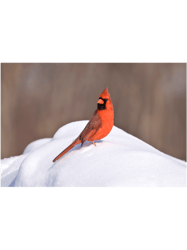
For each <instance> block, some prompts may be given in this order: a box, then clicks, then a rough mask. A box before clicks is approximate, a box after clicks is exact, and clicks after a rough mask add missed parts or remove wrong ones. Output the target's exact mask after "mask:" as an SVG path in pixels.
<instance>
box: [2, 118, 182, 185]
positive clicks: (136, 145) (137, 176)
mask: <svg viewBox="0 0 187 250" xmlns="http://www.w3.org/2000/svg"><path fill="white" fill-rule="evenodd" d="M87 122H88V121H78V122H72V123H69V124H67V125H65V126H63V127H61V128H60V129H59V130H58V131H57V132H56V134H55V135H54V137H53V138H52V139H50V138H46V139H41V140H37V141H34V142H32V143H30V144H29V145H28V146H27V147H26V149H25V151H24V153H23V155H20V156H15V157H11V158H8V159H3V160H1V186H3V187H7V186H31V187H35V186H61V187H62V186H63V187H65V186H74V187H104V186H110V187H111V186H113V187H116V186H124V187H146V186H149V187H151V186H152V187H171V186H172V187H184V186H186V162H184V161H182V160H178V159H176V158H174V157H171V156H169V155H167V154H164V153H162V152H160V151H159V150H157V149H155V148H153V147H152V146H150V145H148V144H147V143H145V142H143V141H141V140H139V139H137V138H136V137H134V136H132V135H130V134H128V133H126V132H124V131H123V130H121V129H119V128H117V127H115V126H114V127H113V129H112V131H111V133H110V134H109V135H108V136H107V137H105V138H104V139H102V140H100V141H96V146H94V145H93V144H92V143H91V142H86V143H85V144H84V145H83V147H82V148H81V146H80V144H79V145H76V146H75V147H74V148H73V149H72V150H71V151H69V152H68V153H67V154H65V155H64V156H63V157H62V158H60V159H59V160H58V161H57V162H55V163H53V162H52V160H53V159H54V158H55V157H56V156H57V155H58V154H59V153H60V152H61V151H62V150H64V149H65V148H66V147H67V146H68V145H69V144H70V143H71V142H72V141H73V140H74V139H75V138H76V137H77V136H78V135H79V134H80V132H81V131H82V130H83V128H84V127H85V126H86V124H87Z"/></svg>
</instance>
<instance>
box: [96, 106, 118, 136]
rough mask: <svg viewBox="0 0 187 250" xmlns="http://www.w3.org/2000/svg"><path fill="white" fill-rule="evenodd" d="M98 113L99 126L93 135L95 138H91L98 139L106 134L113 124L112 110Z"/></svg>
mask: <svg viewBox="0 0 187 250" xmlns="http://www.w3.org/2000/svg"><path fill="white" fill-rule="evenodd" d="M98 114H99V116H100V119H101V127H100V128H99V129H98V131H97V133H96V134H95V136H94V137H97V138H92V139H94V140H100V139H102V138H104V137H105V136H107V135H108V134H109V133H110V131H111V130H112V127H113V125H114V111H113V110H109V111H106V110H105V111H98Z"/></svg>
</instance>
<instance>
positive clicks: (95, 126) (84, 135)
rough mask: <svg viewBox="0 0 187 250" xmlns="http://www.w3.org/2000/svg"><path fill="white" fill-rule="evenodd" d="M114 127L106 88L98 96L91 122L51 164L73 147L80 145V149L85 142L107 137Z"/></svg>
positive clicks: (110, 103) (112, 110)
mask: <svg viewBox="0 0 187 250" xmlns="http://www.w3.org/2000/svg"><path fill="white" fill-rule="evenodd" d="M113 125H114V109H113V105H112V101H111V99H110V94H109V92H108V88H106V89H105V90H104V91H103V92H102V93H101V94H100V96H99V99H98V102H97V109H96V111H95V112H94V114H93V116H92V118H91V120H90V121H89V122H88V123H87V125H86V127H85V128H84V129H83V131H82V132H81V134H80V135H79V136H78V137H77V138H76V139H75V140H74V142H73V143H72V144H70V145H69V146H68V147H67V148H66V149H64V151H62V152H61V153H60V154H59V155H58V156H57V157H56V158H55V159H54V160H53V162H55V161H57V160H58V159H59V158H60V157H62V156H63V155H64V154H66V153H67V152H68V151H69V150H70V149H72V148H73V147H74V146H75V145H77V144H79V143H81V147H82V145H83V143H84V142H85V141H92V142H93V144H94V145H95V143H94V140H100V139H102V138H104V137H105V136H107V135H108V134H109V133H110V131H111V130H112V127H113ZM95 146H96V145H95Z"/></svg>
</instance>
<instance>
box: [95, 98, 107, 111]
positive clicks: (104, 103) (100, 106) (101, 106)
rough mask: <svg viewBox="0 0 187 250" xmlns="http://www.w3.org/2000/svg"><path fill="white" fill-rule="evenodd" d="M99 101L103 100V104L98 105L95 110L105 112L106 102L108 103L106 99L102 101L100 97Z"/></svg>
mask: <svg viewBox="0 0 187 250" xmlns="http://www.w3.org/2000/svg"><path fill="white" fill-rule="evenodd" d="M99 99H101V100H103V104H100V103H98V104H97V108H98V109H99V110H105V109H106V102H107V101H108V99H103V98H102V97H99Z"/></svg>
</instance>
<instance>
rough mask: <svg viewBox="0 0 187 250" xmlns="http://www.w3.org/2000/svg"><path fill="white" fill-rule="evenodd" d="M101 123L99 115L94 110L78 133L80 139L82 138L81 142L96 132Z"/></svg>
mask: <svg viewBox="0 0 187 250" xmlns="http://www.w3.org/2000/svg"><path fill="white" fill-rule="evenodd" d="M101 125H102V123H101V119H100V116H99V114H98V113H97V112H96V111H95V112H94V114H93V116H92V118H91V119H90V121H89V122H88V124H87V125H86V127H85V128H84V130H83V131H82V133H81V134H80V139H81V140H82V143H84V142H85V141H88V140H89V138H91V137H92V136H93V135H94V134H95V133H96V132H97V130H98V129H99V128H100V127H101Z"/></svg>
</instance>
